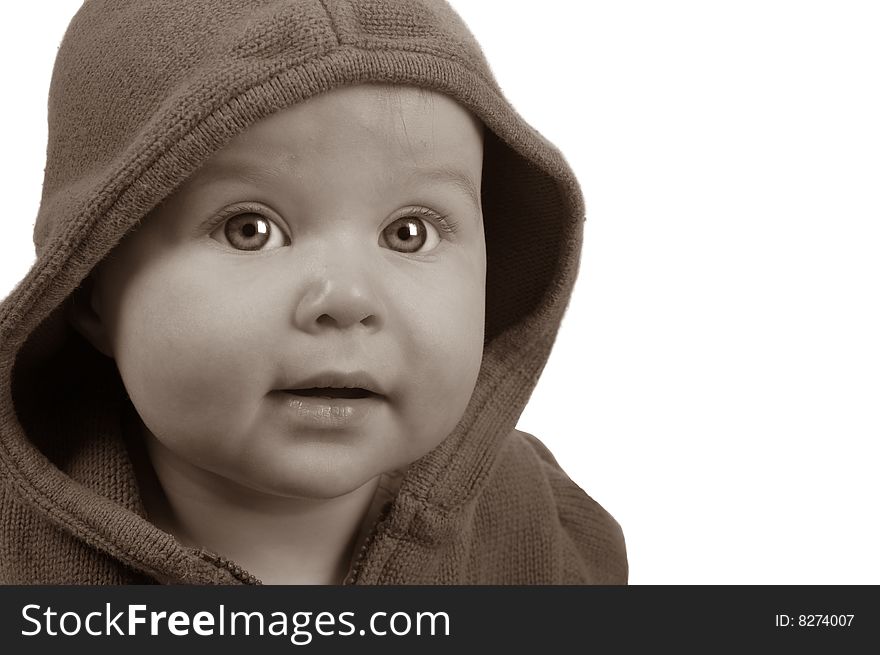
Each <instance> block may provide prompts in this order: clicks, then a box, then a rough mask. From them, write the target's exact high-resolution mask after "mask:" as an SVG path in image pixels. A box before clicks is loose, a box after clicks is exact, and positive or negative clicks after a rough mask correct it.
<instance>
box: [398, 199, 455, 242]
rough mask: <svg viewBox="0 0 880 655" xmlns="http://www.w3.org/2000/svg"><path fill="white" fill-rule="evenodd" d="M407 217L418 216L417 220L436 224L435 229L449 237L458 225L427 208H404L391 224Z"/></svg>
mask: <svg viewBox="0 0 880 655" xmlns="http://www.w3.org/2000/svg"><path fill="white" fill-rule="evenodd" d="M407 216H418V217H419V218H425V219H427V220H429V221H432V222H433V223H436V224H437V227H439V228H440V230H441V231H442V232H444V233H445V234H447V235H450V236H451V235H454V234H455V233H456V232H457V231H458V223H456V222H455V221H453V220H452V219H451V218H450V217H449V216H448V215H446V216H444V215H441V214H438V213H437V212H435V211H433V210H431V209H428V208H427V207H418V206H412V207H405V208H404V210H403V211H401V212H399V215H398V216H395V217H394V218H393V219H392V221H391V222H392V223H393V222H394V221H397V220H400V219H401V218H406V217H407Z"/></svg>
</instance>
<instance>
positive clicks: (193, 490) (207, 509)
mask: <svg viewBox="0 0 880 655" xmlns="http://www.w3.org/2000/svg"><path fill="white" fill-rule="evenodd" d="M146 441H147V448H146V449H145V450H144V451H142V452H143V454H144V455H147V457H148V460H149V461H147V462H143V461H142V462H141V465H140V466H138V468H139V469H140V470H139V471H138V480H139V483H140V487H141V496H142V498H143V502H144V508H145V510H146V512H147V516H148V517H149V518H150V520H151V521H152V522H153V523H154V524H155V525H156V526H157V527H159V528H160V529H162V530H164V531H166V532H168V533H170V534H173V535H174V536H175V537H177V539H178V540H179V541H181V542H182V543H184V544H186V545H188V546H191V547H195V548H206V549H208V550H210V551H213V552H214V553H216V554H218V555H220V556H222V557H224V558H227V559H229V560H231V561H232V562H234V563H235V564H237V565H238V566H241V567H242V568H244V569H245V570H246V571H247V572H248V573H250V574H252V575H254V576H256V577H257V578H259V579H260V580H261V581H262V582H263V583H264V584H340V583H341V582H342V580H343V579H344V577H345V575H346V573H347V571H348V567H349V563H350V560H351V555H352V550H353V547H354V544H355V540H356V538H357V536H358V532H359V528H360V527H361V522H362V520H363V518H364V516H365V514H366V513H367V510H368V508H369V506H370V502H371V500H372V498H373V495H374V493H375V491H376V487H377V485H378V482H379V478H378V477H377V478H374V479H372V480H370V481H369V482H367V483H366V484H364V485H363V486H361V487H360V488H358V489H355V490H354V491H352V492H351V493H349V494H346V495H344V496H339V497H337V498H331V499H310V498H306V499H303V498H289V497H282V496H276V495H271V494H266V493H263V492H260V491H256V490H253V489H249V488H246V487H242V486H240V485H237V484H236V483H234V482H232V481H230V480H227V479H226V478H223V477H221V476H218V475H216V474H214V473H211V472H208V471H205V470H203V469H199V468H197V467H194V466H192V465H191V464H189V463H187V462H184V461H182V460H180V459H179V458H176V457H174V456H173V455H172V454H171V453H170V452H169V451H168V450H167V449H165V448H164V447H163V446H162V445H161V444H160V443H159V442H157V441H155V437H152V435H149V436H147V437H146ZM151 464H152V466H151Z"/></svg>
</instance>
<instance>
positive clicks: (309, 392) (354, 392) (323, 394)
mask: <svg viewBox="0 0 880 655" xmlns="http://www.w3.org/2000/svg"><path fill="white" fill-rule="evenodd" d="M284 392H285V393H288V394H291V395H293V396H305V397H309V398H326V399H327V400H337V399H340V398H374V397H378V394H376V393H373V392H372V391H369V390H368V389H361V388H359V387H355V388H347V387H345V388H343V387H310V388H308V389H285V390H284Z"/></svg>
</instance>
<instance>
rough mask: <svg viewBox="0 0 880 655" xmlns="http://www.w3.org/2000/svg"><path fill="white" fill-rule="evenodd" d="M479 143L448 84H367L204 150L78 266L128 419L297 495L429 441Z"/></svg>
mask: <svg viewBox="0 0 880 655" xmlns="http://www.w3.org/2000/svg"><path fill="white" fill-rule="evenodd" d="M482 154H483V153H482V132H481V128H480V126H479V124H478V122H477V121H476V120H475V119H474V118H473V117H472V116H471V115H470V114H469V113H468V112H467V111H465V110H464V109H463V108H461V107H460V106H459V105H457V104H456V103H455V102H453V101H452V100H450V99H448V98H447V97H445V96H442V95H439V94H434V93H425V92H419V91H416V90H414V89H409V88H396V89H394V90H390V89H389V88H387V87H386V88H384V89H383V88H382V87H375V86H359V87H352V88H347V89H340V90H336V91H333V92H331V93H327V94H325V95H322V96H319V97H316V98H314V99H312V100H310V101H308V102H306V103H304V104H301V105H298V106H295V107H292V108H290V109H287V110H284V111H282V112H280V113H278V114H275V115H273V116H271V117H269V118H267V119H265V120H263V121H261V122H259V123H257V124H255V125H253V126H252V127H250V128H249V129H248V130H246V131H245V132H243V133H242V134H241V135H239V136H238V137H236V138H235V139H234V140H233V141H232V142H230V143H229V145H228V146H227V147H225V148H223V149H222V150H221V151H218V152H217V153H216V154H215V155H214V156H213V157H212V158H211V159H210V160H209V161H208V162H207V163H206V165H205V166H203V167H202V168H201V169H200V170H199V171H198V172H197V173H195V174H194V175H193V176H192V177H191V178H190V179H189V180H187V182H186V183H185V184H184V185H183V186H182V187H180V188H179V189H178V190H177V191H176V192H175V194H174V195H172V196H171V197H170V198H168V199H167V201H166V202H165V203H164V204H163V205H161V206H160V207H158V208H157V209H156V210H154V211H153V212H152V213H151V215H150V216H149V217H147V218H146V219H145V221H144V223H143V225H142V227H140V228H139V229H138V230H136V231H135V232H134V233H133V234H131V235H130V236H129V237H127V238H126V239H125V240H124V241H123V243H122V244H120V246H119V247H118V248H117V249H116V250H114V252H113V253H112V255H111V257H110V258H109V259H108V260H107V261H106V262H105V263H104V264H102V266H101V268H100V269H99V272H98V274H97V276H96V287H95V295H94V304H95V307H96V309H97V310H98V313H99V315H100V317H101V321H102V325H103V329H104V330H105V334H106V343H107V348H108V349H109V350H110V351H111V354H112V356H113V357H114V358H115V360H116V363H117V365H118V367H119V371H120V374H121V376H122V378H123V381H124V382H125V386H126V388H127V390H128V392H129V395H130V396H131V399H132V401H133V403H134V405H135V407H136V409H137V411H138V413H139V415H140V417H141V419H142V420H143V423H144V425H145V426H146V428H147V429H148V431H149V434H148V438H155V439H156V440H157V442H158V443H159V444H161V447H162V448H164V449H165V452H167V453H169V454H170V455H171V456H172V457H173V458H176V459H177V461H178V462H179V464H180V465H182V466H195V467H197V468H198V469H201V470H204V471H207V472H210V474H214V475H216V476H221V477H222V478H226V479H228V480H232V481H234V482H236V483H238V484H240V485H244V486H246V487H249V488H251V489H257V490H261V491H265V492H268V493H271V494H277V495H284V496H298V497H313V498H329V497H334V496H338V495H341V494H344V493H347V492H349V491H352V490H354V489H356V488H358V487H359V486H361V485H363V484H364V483H365V482H367V481H369V480H370V479H372V478H374V477H375V476H377V475H379V474H380V473H382V472H383V471H389V470H392V469H395V468H399V467H402V466H405V465H406V464H409V463H411V462H413V461H414V460H416V459H418V458H419V457H421V456H422V455H424V454H426V453H427V452H428V451H429V450H431V449H432V448H434V447H435V446H436V445H438V444H439V443H440V442H441V441H442V440H443V439H444V438H445V437H446V436H447V435H448V434H449V433H450V432H451V431H452V429H453V427H454V426H455V424H456V423H457V421H458V420H459V419H460V418H461V416H462V414H463V413H464V410H465V407H466V406H467V404H468V401H469V400H470V397H471V393H472V391H473V389H474V385H475V383H476V378H477V372H478V370H479V367H480V361H481V356H482V346H483V321H484V309H485V276H486V251H485V242H484V238H483V224H482V213H481V209H480V193H479V189H480V181H481V180H480V176H481V169H482Z"/></svg>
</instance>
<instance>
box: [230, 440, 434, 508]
mask: <svg viewBox="0 0 880 655" xmlns="http://www.w3.org/2000/svg"><path fill="white" fill-rule="evenodd" d="M321 455H326V453H317V454H316V453H304V452H300V453H299V457H297V458H295V459H294V460H293V461H284V459H283V458H280V457H279V458H275V460H274V461H272V462H271V463H266V464H265V465H263V466H253V467H250V469H249V470H247V469H245V470H243V469H236V470H234V471H215V472H216V473H217V474H218V475H220V476H224V477H226V478H228V479H229V480H230V481H231V482H234V483H235V484H237V485H239V486H242V487H246V488H249V489H250V490H252V491H254V492H257V493H260V494H265V495H267V496H275V497H280V498H290V499H301V500H331V499H334V498H341V497H343V496H346V495H349V494H354V493H356V492H357V491H358V490H360V489H362V488H363V487H364V485H369V484H371V483H373V482H374V481H375V480H376V478H378V477H379V476H380V475H382V474H383V473H390V472H392V471H394V470H400V469H403V468H405V467H406V466H408V465H409V464H411V463H412V461H415V459H417V458H412V459H410V458H403V457H400V455H399V454H398V456H397V457H396V458H395V459H394V460H391V459H389V458H388V457H385V456H379V454H378V453H374V454H373V456H371V457H370V456H366V457H365V456H364V455H363V454H362V453H360V457H358V454H355V455H354V456H353V457H346V456H345V455H342V454H340V453H338V452H337V453H335V455H336V457H335V458H334V457H326V456H324V457H322V456H321ZM288 456H289V455H288Z"/></svg>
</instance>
